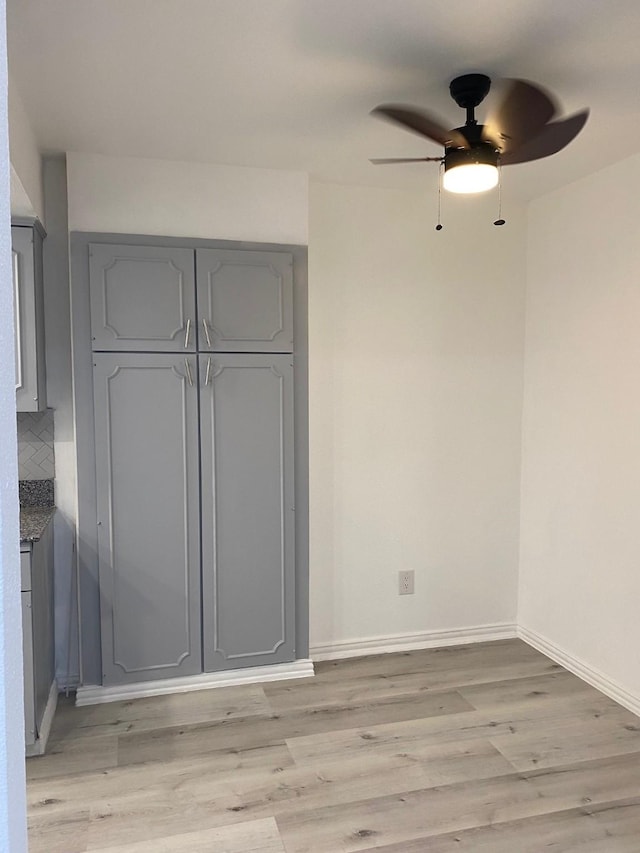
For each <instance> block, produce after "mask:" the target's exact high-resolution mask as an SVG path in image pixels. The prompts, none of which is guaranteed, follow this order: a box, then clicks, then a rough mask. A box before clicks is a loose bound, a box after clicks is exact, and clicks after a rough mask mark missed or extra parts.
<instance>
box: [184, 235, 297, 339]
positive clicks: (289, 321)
mask: <svg viewBox="0 0 640 853" xmlns="http://www.w3.org/2000/svg"><path fill="white" fill-rule="evenodd" d="M196 270H197V283H198V314H199V316H200V326H199V332H200V349H201V350H202V351H206V350H213V351H217V352H292V350H293V257H292V255H290V254H288V253H287V252H253V251H252V252H241V251H236V250H235V249H198V250H197V252H196Z"/></svg>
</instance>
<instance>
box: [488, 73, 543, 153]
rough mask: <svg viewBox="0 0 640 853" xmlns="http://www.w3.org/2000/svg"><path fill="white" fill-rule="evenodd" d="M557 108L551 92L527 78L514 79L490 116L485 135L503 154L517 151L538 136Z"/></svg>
mask: <svg viewBox="0 0 640 853" xmlns="http://www.w3.org/2000/svg"><path fill="white" fill-rule="evenodd" d="M556 112H557V105H556V103H555V101H554V99H553V97H552V95H550V94H549V93H548V92H545V90H544V89H541V88H540V87H539V86H535V85H534V84H533V83H528V82H527V81H526V80H511V81H509V88H508V89H507V93H506V95H505V96H504V98H503V99H502V102H501V103H500V104H499V106H498V107H497V108H496V110H495V111H494V112H493V113H492V114H491V115H490V116H489V118H488V120H487V122H486V124H485V126H484V129H483V133H482V135H483V138H484V139H485V140H487V141H489V142H492V143H493V144H494V145H496V147H497V148H499V149H500V151H501V152H502V153H503V154H507V153H510V152H512V151H515V150H516V149H517V148H519V147H520V146H521V145H524V144H525V143H527V142H529V140H530V139H532V138H533V137H534V136H537V135H538V134H539V133H540V132H541V130H542V129H543V127H544V126H545V125H546V124H547V123H548V122H550V121H551V119H552V118H553V117H554V115H555V114H556Z"/></svg>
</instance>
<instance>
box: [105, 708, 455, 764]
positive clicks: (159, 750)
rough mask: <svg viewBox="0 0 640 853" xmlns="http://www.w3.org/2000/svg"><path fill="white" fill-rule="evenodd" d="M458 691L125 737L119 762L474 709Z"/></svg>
mask: <svg viewBox="0 0 640 853" xmlns="http://www.w3.org/2000/svg"><path fill="white" fill-rule="evenodd" d="M470 710H472V709H471V706H470V705H469V703H468V702H466V701H465V700H464V699H463V698H462V697H461V696H460V695H459V694H458V693H455V692H448V693H437V694H433V695H429V694H426V695H417V696H416V695H410V696H400V697H398V698H397V699H388V700H385V701H384V702H378V703H374V704H371V705H340V706H337V707H329V708H320V709H315V708H311V709H305V710H302V711H296V712H292V713H290V714H287V715H280V714H273V715H271V716H269V717H243V718H239V719H235V720H222V721H217V722H213V723H211V724H208V725H195V726H181V727H179V728H172V729H169V728H166V729H163V730H161V731H155V730H154V731H151V732H148V733H144V732H143V733H140V734H130V735H129V734H128V735H121V736H120V737H119V739H118V763H119V764H132V763H139V762H143V761H151V760H169V759H172V758H184V757H187V756H188V755H202V754H204V753H205V752H206V751H212V750H216V749H222V748H231V747H237V748H247V747H250V746H259V745H263V744H269V743H274V742H278V741H281V740H282V739H283V738H285V737H286V738H289V737H297V736H303V735H307V734H311V733H318V732H325V733H332V732H335V731H339V730H340V729H346V728H350V727H352V726H375V725H377V724H379V723H395V722H400V721H404V720H412V719H416V718H431V717H436V716H446V715H448V714H458V713H461V712H466V711H470Z"/></svg>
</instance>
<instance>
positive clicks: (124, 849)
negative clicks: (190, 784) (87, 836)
mask: <svg viewBox="0 0 640 853" xmlns="http://www.w3.org/2000/svg"><path fill="white" fill-rule="evenodd" d="M95 849H101V850H103V851H104V853H285V849H284V847H283V846H282V841H281V840H280V833H279V832H278V827H277V825H276V822H275V820H274V819H273V818H265V819H264V820H255V821H248V822H246V823H243V824H234V825H233V826H226V827H221V828H219V829H207V830H202V831H197V832H187V833H184V834H180V835H175V836H171V837H169V838H161V839H154V840H153V841H138V842H133V843H131V844H122V845H119V846H118V847H103V848H95Z"/></svg>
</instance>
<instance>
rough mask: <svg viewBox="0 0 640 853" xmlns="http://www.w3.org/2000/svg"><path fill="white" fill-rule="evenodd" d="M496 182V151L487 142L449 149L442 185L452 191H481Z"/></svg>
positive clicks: (489, 188)
mask: <svg viewBox="0 0 640 853" xmlns="http://www.w3.org/2000/svg"><path fill="white" fill-rule="evenodd" d="M497 184H498V152H497V151H496V150H495V149H494V148H493V147H492V146H491V145H489V144H487V143H481V144H479V145H476V146H474V147H473V148H454V149H449V150H448V151H447V152H446V154H445V156H444V175H443V178H442V185H443V187H444V188H445V190H448V191H449V192H452V193H465V194H471V193H482V192H486V191H487V190H491V189H493V187H495V186H497Z"/></svg>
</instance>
